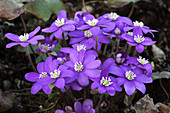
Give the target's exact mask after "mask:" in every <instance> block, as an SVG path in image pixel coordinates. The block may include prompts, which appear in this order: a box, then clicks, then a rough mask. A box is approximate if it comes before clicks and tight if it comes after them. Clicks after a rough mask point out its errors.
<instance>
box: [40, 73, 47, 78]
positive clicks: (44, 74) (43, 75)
mask: <svg viewBox="0 0 170 113" xmlns="http://www.w3.org/2000/svg"><path fill="white" fill-rule="evenodd" d="M46 76H48V74H47V72H42V73H41V74H40V75H39V78H44V77H46Z"/></svg>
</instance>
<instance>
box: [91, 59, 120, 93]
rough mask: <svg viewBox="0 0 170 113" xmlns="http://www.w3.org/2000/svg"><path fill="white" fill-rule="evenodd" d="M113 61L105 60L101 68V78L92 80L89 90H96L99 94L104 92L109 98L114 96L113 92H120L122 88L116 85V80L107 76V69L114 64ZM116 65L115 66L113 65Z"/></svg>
mask: <svg viewBox="0 0 170 113" xmlns="http://www.w3.org/2000/svg"><path fill="white" fill-rule="evenodd" d="M114 62H115V61H114V59H112V58H109V59H107V60H106V61H105V62H104V63H103V65H102V66H101V69H102V70H101V76H100V77H99V78H97V79H93V83H92V85H91V89H92V90H94V89H96V88H98V92H99V93H100V94H103V93H105V92H106V91H107V92H108V93H109V95H110V96H113V95H115V91H122V88H121V87H120V86H119V85H118V84H117V83H116V78H114V77H112V76H109V75H108V74H109V71H108V69H109V67H110V66H111V65H113V64H114ZM115 65H116V64H115Z"/></svg>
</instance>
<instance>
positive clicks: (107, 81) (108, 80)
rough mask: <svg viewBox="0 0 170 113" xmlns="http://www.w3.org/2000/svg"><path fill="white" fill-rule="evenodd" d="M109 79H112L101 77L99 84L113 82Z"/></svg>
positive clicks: (108, 84) (105, 84) (104, 84)
mask: <svg viewBox="0 0 170 113" xmlns="http://www.w3.org/2000/svg"><path fill="white" fill-rule="evenodd" d="M111 81H112V80H111V79H110V78H109V77H102V79H101V80H100V85H103V86H110V85H111V84H112V83H113V82H111Z"/></svg>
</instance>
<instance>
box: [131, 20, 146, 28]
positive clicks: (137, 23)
mask: <svg viewBox="0 0 170 113" xmlns="http://www.w3.org/2000/svg"><path fill="white" fill-rule="evenodd" d="M133 24H134V26H139V27H143V26H144V24H143V22H138V21H135V22H133Z"/></svg>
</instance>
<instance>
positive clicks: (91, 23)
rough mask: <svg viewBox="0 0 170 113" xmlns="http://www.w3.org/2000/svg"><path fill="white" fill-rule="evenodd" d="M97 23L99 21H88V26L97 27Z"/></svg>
mask: <svg viewBox="0 0 170 113" xmlns="http://www.w3.org/2000/svg"><path fill="white" fill-rule="evenodd" d="M97 23H98V20H97V19H93V20H92V21H91V20H88V21H87V24H89V25H90V26H95V25H96V24H97Z"/></svg>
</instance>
